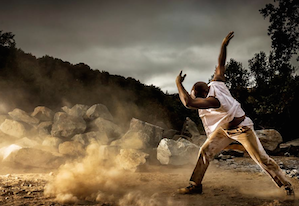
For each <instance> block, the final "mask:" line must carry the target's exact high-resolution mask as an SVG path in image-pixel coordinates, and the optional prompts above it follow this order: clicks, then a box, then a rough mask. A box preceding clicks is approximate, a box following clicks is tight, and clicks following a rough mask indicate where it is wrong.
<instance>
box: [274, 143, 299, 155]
mask: <svg viewBox="0 0 299 206" xmlns="http://www.w3.org/2000/svg"><path fill="white" fill-rule="evenodd" d="M279 148H280V150H282V151H283V152H284V154H285V156H291V155H294V156H297V157H298V156H299V139H294V140H291V141H288V142H285V143H281V144H280V145H279Z"/></svg>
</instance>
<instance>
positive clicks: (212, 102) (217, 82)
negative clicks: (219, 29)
mask: <svg viewBox="0 0 299 206" xmlns="http://www.w3.org/2000/svg"><path fill="white" fill-rule="evenodd" d="M233 37H234V32H230V33H229V34H228V35H227V36H226V37H225V38H224V40H223V42H222V45H221V50H220V55H219V58H218V66H217V68H216V70H215V73H214V77H213V79H212V81H211V83H209V84H208V85H207V84H206V83H204V82H197V83H195V84H194V86H193V87H192V90H191V94H189V93H188V92H187V91H186V90H185V88H184V86H183V85H182V83H183V81H184V79H185V77H186V74H185V75H182V71H181V72H180V74H179V75H178V76H177V78H176V85H177V88H178V91H179V97H180V99H181V101H182V103H183V104H184V106H185V107H187V108H189V109H198V113H199V116H200V118H201V120H202V123H203V125H204V128H205V131H206V134H207V136H208V138H207V140H206V141H205V143H204V144H203V145H202V147H201V148H200V151H199V157H198V161H197V164H196V166H195V168H194V171H193V174H192V176H191V178H190V186H188V187H186V188H181V189H179V190H178V192H179V193H181V194H193V193H198V194H201V193H202V184H201V182H202V179H203V177H204V174H205V172H206V170H207V168H208V165H209V162H210V161H211V160H213V158H214V156H215V155H217V154H218V153H219V152H221V150H222V149H224V148H225V147H226V146H227V145H229V144H230V143H231V142H232V141H233V140H236V141H238V142H240V143H241V144H242V145H243V146H244V148H245V149H246V150H247V152H248V154H249V155H250V156H251V158H252V159H253V160H254V161H255V162H256V163H257V164H259V166H260V167H261V168H262V169H263V170H265V171H266V172H267V173H268V174H269V175H270V177H271V178H272V179H273V181H274V182H275V183H276V185H277V186H278V187H282V186H283V187H284V189H285V191H286V193H287V195H294V191H293V188H292V186H291V184H290V182H288V180H287V179H286V177H285V174H284V173H283V172H282V170H281V169H280V167H279V166H278V165H277V164H276V163H275V161H274V160H273V159H271V158H270V157H269V156H268V155H267V154H266V152H265V150H264V148H263V147H262V145H261V143H260V141H259V139H258V137H257V136H256V134H255V132H254V129H253V122H252V121H251V120H250V119H249V118H248V117H246V116H245V112H244V111H243V109H242V108H241V105H240V103H239V102H237V101H236V100H235V99H234V98H233V97H232V96H231V94H230V92H229V90H228V88H227V87H226V85H225V83H224V82H225V77H224V72H225V61H226V47H227V45H228V44H229V42H230V40H231V39H232V38H233Z"/></svg>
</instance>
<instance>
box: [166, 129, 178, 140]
mask: <svg viewBox="0 0 299 206" xmlns="http://www.w3.org/2000/svg"><path fill="white" fill-rule="evenodd" d="M179 133H180V132H179V131H177V130H174V129H168V130H165V131H164V132H163V135H162V137H163V138H168V139H173V137H174V136H175V135H178V134H179Z"/></svg>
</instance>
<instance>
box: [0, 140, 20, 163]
mask: <svg viewBox="0 0 299 206" xmlns="http://www.w3.org/2000/svg"><path fill="white" fill-rule="evenodd" d="M20 149H22V147H21V146H19V145H16V144H11V145H9V146H5V147H2V148H1V149H0V157H1V159H2V160H4V159H6V158H7V157H8V156H9V155H10V153H12V152H14V151H17V150H20Z"/></svg>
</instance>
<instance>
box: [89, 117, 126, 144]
mask: <svg viewBox="0 0 299 206" xmlns="http://www.w3.org/2000/svg"><path fill="white" fill-rule="evenodd" d="M90 126H91V130H92V131H96V132H99V133H102V134H106V135H107V137H108V138H109V140H111V141H112V140H114V139H118V138H120V136H121V134H122V132H121V129H120V127H119V126H117V125H116V124H115V123H113V122H111V121H109V120H106V119H103V118H102V117H98V118H97V119H95V120H94V121H92V122H91V124H90Z"/></svg>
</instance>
